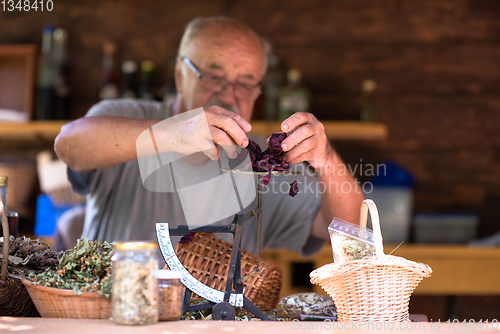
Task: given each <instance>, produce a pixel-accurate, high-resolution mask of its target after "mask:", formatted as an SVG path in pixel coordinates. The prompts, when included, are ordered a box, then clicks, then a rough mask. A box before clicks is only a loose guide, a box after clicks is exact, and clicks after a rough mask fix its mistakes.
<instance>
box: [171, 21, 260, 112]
mask: <svg viewBox="0 0 500 334" xmlns="http://www.w3.org/2000/svg"><path fill="white" fill-rule="evenodd" d="M184 53H185V54H182V55H181V57H182V56H186V57H188V58H189V59H190V60H191V62H192V63H193V64H194V66H196V68H198V70H199V71H200V72H201V73H202V75H210V76H216V77H223V78H225V79H226V80H227V81H228V82H229V84H228V85H227V86H226V88H225V89H224V90H223V91H222V92H219V93H216V92H212V91H209V90H207V89H205V88H203V87H202V86H201V85H200V79H199V78H198V76H197V75H196V74H195V73H194V72H193V70H191V69H190V68H189V67H188V66H187V65H186V64H185V63H184V62H183V61H182V59H178V60H177V66H176V73H175V75H176V84H177V90H178V93H179V95H180V97H181V110H180V111H181V112H183V111H187V110H192V109H195V108H199V107H205V108H207V107H209V106H211V105H218V106H220V107H223V108H226V109H229V110H232V111H234V112H236V113H238V114H240V115H241V116H242V117H243V118H244V119H246V120H247V121H250V119H251V117H252V111H253V106H254V103H255V100H256V99H257V97H256V98H255V99H253V100H249V101H248V100H243V99H241V98H238V97H237V96H236V95H235V86H234V84H238V83H240V84H245V85H258V84H259V83H260V81H261V80H262V76H263V75H264V71H265V60H264V54H263V51H262V47H261V45H260V42H258V40H257V39H256V38H252V37H251V36H250V37H248V36H246V35H242V34H237V33H232V32H226V31H213V30H212V31H210V30H209V31H202V32H200V33H199V34H198V35H197V36H196V37H195V38H194V39H193V40H192V41H191V42H190V43H189V44H188V46H187V47H186V49H185V51H184ZM182 109H184V110H182Z"/></svg>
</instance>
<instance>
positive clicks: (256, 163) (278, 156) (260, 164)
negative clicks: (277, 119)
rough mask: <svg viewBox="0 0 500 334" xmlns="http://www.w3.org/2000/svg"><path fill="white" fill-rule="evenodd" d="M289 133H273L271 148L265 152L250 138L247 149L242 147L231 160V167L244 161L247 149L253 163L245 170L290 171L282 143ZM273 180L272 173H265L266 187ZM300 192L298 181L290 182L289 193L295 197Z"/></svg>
mask: <svg viewBox="0 0 500 334" xmlns="http://www.w3.org/2000/svg"><path fill="white" fill-rule="evenodd" d="M286 137H287V134H286V133H284V132H277V133H273V134H272V135H271V137H270V138H269V148H267V149H266V150H265V151H264V152H262V149H261V148H260V146H259V144H257V143H256V142H254V141H253V140H249V143H248V146H247V148H246V150H245V149H242V150H241V152H240V154H239V155H238V157H236V158H235V159H232V160H229V167H230V168H231V169H234V168H236V167H237V166H239V164H241V163H242V162H243V160H244V159H245V157H246V151H248V153H249V155H250V160H251V164H248V165H247V166H244V167H243V170H250V168H252V170H253V171H254V172H271V171H288V170H290V169H291V167H292V166H290V164H289V163H288V162H286V161H285V160H283V150H282V148H281V143H282V142H283V140H285V138H286ZM270 181H271V173H269V174H267V175H265V176H264V177H263V180H262V182H263V184H264V187H265V186H267V185H268V184H269V182H270ZM298 192H299V188H298V185H297V181H294V182H293V183H291V184H290V192H289V195H290V196H292V197H295V195H297V193H298Z"/></svg>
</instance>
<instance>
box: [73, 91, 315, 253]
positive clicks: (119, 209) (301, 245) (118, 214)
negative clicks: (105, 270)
mask: <svg viewBox="0 0 500 334" xmlns="http://www.w3.org/2000/svg"><path fill="white" fill-rule="evenodd" d="M170 110H171V106H170V105H165V104H162V103H159V102H146V101H140V100H107V101H102V102H100V103H98V104H96V105H94V106H93V107H92V108H91V109H90V110H89V112H88V113H87V115H86V116H85V117H92V116H120V117H126V118H135V119H166V118H168V117H169V116H170ZM264 143H265V139H264ZM184 167H185V169H184V175H185V177H189V176H190V174H192V173H199V172H200V170H199V169H198V168H197V167H195V166H189V165H188V164H185V166H184ZM192 175H194V174H192ZM152 177H157V178H161V177H162V176H161V174H158V175H153V176H152ZM68 178H69V180H70V182H71V184H72V187H73V190H74V191H76V192H77V193H80V194H82V195H86V196H87V207H86V214H85V224H84V229H83V233H82V236H84V237H88V238H90V239H99V240H107V241H110V242H111V241H117V240H156V236H155V223H157V222H168V223H169V226H171V227H175V226H178V225H186V219H185V217H184V213H183V210H182V207H181V203H180V200H179V196H178V194H177V193H176V192H152V191H148V190H147V189H146V188H145V187H144V185H143V183H142V179H141V176H140V171H139V164H138V161H137V160H133V161H129V162H126V163H123V164H120V165H116V166H112V167H107V168H102V169H98V170H95V171H93V172H91V173H79V172H75V171H73V170H71V169H68ZM273 178H276V179H275V180H274V181H278V184H280V183H282V182H286V183H290V182H292V181H293V180H294V179H297V180H298V181H299V185H302V186H299V194H298V195H297V196H295V197H294V198H292V197H290V196H288V193H287V191H286V192H285V193H272V192H269V191H268V192H265V191H264V192H263V195H262V202H263V204H262V246H263V248H288V249H290V250H294V251H299V252H301V254H303V255H306V256H307V255H311V254H313V253H315V252H316V251H318V250H319V249H320V248H321V247H322V246H323V244H324V241H323V240H320V239H317V238H314V237H311V236H310V231H311V228H312V224H313V221H314V218H315V216H316V214H317V212H318V210H319V207H320V205H321V195H320V194H318V193H315V192H314V191H309V192H308V193H305V192H304V191H303V190H304V189H300V188H301V187H303V185H305V184H311V183H316V181H317V180H316V178H315V177H314V176H311V175H307V174H306V175H304V174H302V175H295V176H273ZM148 182H153V183H154V182H161V180H160V179H158V180H156V181H155V180H154V179H153V180H150V179H148ZM256 205H257V199H255V200H254V202H253V203H252V205H250V206H248V207H247V208H246V211H249V210H250V209H252V208H254V207H256ZM244 211H245V210H244ZM246 211H245V212H246ZM231 220H232V218H228V219H225V220H224V221H221V222H220V224H227V223H229V222H230V221H231ZM218 236H219V237H222V238H223V239H224V240H227V241H230V240H231V238H232V236H231V235H230V234H219V235H218ZM242 248H243V249H245V250H248V251H250V252H252V253H256V252H257V219H256V217H254V218H251V219H250V220H249V221H247V222H246V223H245V224H244V225H243V231H242Z"/></svg>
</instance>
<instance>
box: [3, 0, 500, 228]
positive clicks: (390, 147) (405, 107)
mask: <svg viewBox="0 0 500 334" xmlns="http://www.w3.org/2000/svg"><path fill="white" fill-rule="evenodd" d="M218 14H224V15H230V16H234V17H236V18H239V19H241V20H243V21H244V22H246V23H248V24H249V25H250V26H252V27H254V28H255V29H256V30H257V32H258V33H260V34H261V35H262V36H264V37H266V38H268V39H269V40H270V41H271V42H272V43H273V45H274V52H275V53H276V54H277V55H278V56H279V57H280V59H281V66H282V68H283V69H285V68H287V67H290V66H294V67H297V68H299V69H300V70H301V71H302V72H303V76H304V82H305V84H306V85H307V86H308V87H309V88H310V89H311V92H312V101H313V102H312V111H313V112H314V113H315V114H316V115H317V116H318V118H320V119H357V118H358V115H359V110H360V106H361V99H360V95H361V94H360V89H361V82H362V81H363V80H364V79H373V80H375V81H376V82H377V84H378V90H377V100H376V108H377V118H378V120H379V121H381V122H384V123H386V124H387V125H388V127H389V132H390V138H389V140H387V141H384V142H370V143H359V142H337V143H335V145H336V147H337V149H338V150H339V152H340V153H341V154H342V155H343V156H344V157H345V159H346V161H347V162H349V163H356V162H358V161H359V160H360V159H363V161H364V162H367V163H369V162H373V163H380V162H382V161H384V160H386V159H395V160H396V161H398V162H399V163H401V164H402V165H403V166H404V167H406V168H407V169H408V170H409V171H411V172H412V173H413V174H415V175H416V177H417V179H418V182H417V184H416V197H415V210H416V211H459V212H475V213H478V214H479V215H480V219H481V220H480V229H479V232H480V235H483V236H484V235H488V234H490V233H493V232H495V231H498V230H499V227H498V221H499V219H500V213H499V212H497V210H496V205H495V204H496V203H497V202H498V201H499V200H500V187H499V185H500V173H499V172H500V167H498V165H496V164H497V163H499V162H500V131H499V130H500V111H499V107H500V97H499V94H498V93H499V90H500V88H499V83H500V62H499V61H498V59H500V43H499V42H500V38H499V36H500V2H499V1H496V0H421V1H403V0H380V1H366V0H337V1H319V0H308V1H298V0H288V1H284V0H277V1H265V0H255V1H241V0H225V1H222V0H219V1H201V0H195V1H161V0H148V1H131V0H121V1H116V0H101V1H97V0H89V1H72V0H54V10H53V11H52V12H43V13H41V12H29V13H19V12H14V13H9V12H1V11H0V43H40V41H41V31H42V28H43V26H44V25H45V24H53V25H55V26H59V27H62V28H65V29H66V30H67V31H68V33H69V45H68V52H69V57H70V69H71V75H70V82H71V86H72V95H71V99H70V105H69V115H68V116H69V117H71V118H76V117H80V116H82V115H83V114H84V113H85V112H86V111H87V110H88V108H89V107H90V106H91V105H92V104H93V103H95V102H96V94H97V93H96V92H97V83H98V80H99V76H100V70H101V59H102V54H101V45H102V43H103V42H104V41H105V40H113V41H115V42H116V43H117V44H118V48H119V56H118V60H119V61H122V60H124V59H135V60H139V61H140V60H143V59H151V60H153V61H154V62H155V63H157V66H158V71H157V81H160V80H159V79H160V78H161V79H165V78H167V77H169V76H171V73H170V72H169V66H168V60H169V59H172V58H173V57H175V54H176V50H177V45H178V42H179V39H180V37H181V34H182V30H183V27H184V26H185V24H186V23H187V22H188V21H189V20H190V19H191V18H193V17H195V16H209V15H218ZM256 113H257V115H259V114H260V110H257V111H256Z"/></svg>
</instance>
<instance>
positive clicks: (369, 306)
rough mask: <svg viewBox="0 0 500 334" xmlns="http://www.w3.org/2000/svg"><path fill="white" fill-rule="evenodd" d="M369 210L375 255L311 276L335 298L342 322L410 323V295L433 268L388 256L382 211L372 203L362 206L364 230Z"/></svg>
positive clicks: (326, 269) (325, 268)
mask: <svg viewBox="0 0 500 334" xmlns="http://www.w3.org/2000/svg"><path fill="white" fill-rule="evenodd" d="M368 211H369V212H370V215H371V219H372V226H373V230H374V231H373V232H374V244H375V252H374V256H372V257H369V256H365V257H363V258H361V259H359V260H351V261H346V262H343V263H331V264H327V265H324V266H323V267H320V268H318V269H316V270H314V271H313V272H312V273H311V275H310V276H311V282H312V283H314V284H318V285H320V286H321V287H322V288H323V289H324V290H325V291H326V292H327V293H328V294H329V295H330V296H331V297H332V298H333V300H334V301H335V305H336V306H337V316H338V321H361V320H368V321H388V322H403V321H409V313H408V304H409V301H410V296H411V294H412V292H413V291H414V290H415V288H416V287H417V285H418V283H420V281H421V280H422V279H423V278H425V277H429V276H430V275H431V273H432V269H431V268H430V267H429V266H428V265H426V264H422V263H416V262H413V261H409V260H407V259H404V258H402V257H398V256H392V255H386V254H384V248H383V242H382V233H381V230H380V222H379V217H378V210H377V207H376V206H375V203H374V202H373V201H372V200H365V201H364V202H363V204H362V206H361V218H360V227H361V228H363V229H366V221H367V217H368Z"/></svg>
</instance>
